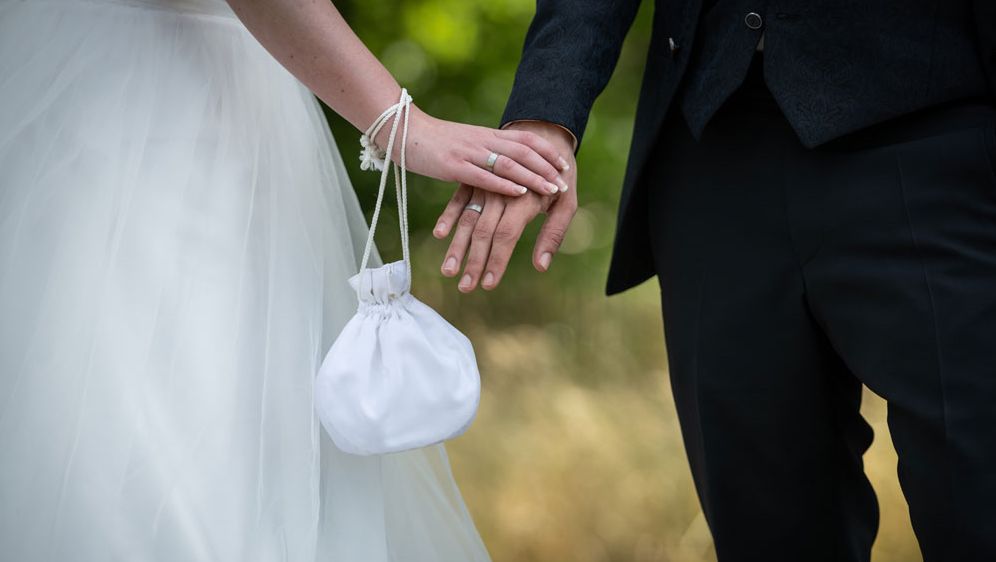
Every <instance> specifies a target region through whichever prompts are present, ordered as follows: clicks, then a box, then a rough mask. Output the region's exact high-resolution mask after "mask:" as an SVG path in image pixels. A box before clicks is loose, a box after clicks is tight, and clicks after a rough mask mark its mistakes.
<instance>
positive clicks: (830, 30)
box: [502, 0, 996, 294]
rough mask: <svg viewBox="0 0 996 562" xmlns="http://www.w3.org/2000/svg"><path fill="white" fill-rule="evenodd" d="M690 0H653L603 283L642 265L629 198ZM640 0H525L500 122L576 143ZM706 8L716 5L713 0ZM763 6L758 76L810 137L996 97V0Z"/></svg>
mask: <svg viewBox="0 0 996 562" xmlns="http://www.w3.org/2000/svg"><path fill="white" fill-rule="evenodd" d="M731 1H732V0H731ZM702 3H703V0H656V1H655V10H654V21H653V35H652V38H651V42H650V52H649V53H648V57H647V64H646V70H645V74H644V80H643V86H642V89H641V92H640V98H639V104H638V106H637V117H636V125H635V128H634V132H633V141H632V146H631V149H630V156H629V163H628V165H627V170H626V180H625V184H624V186H623V192H622V197H621V201H620V209H619V224H618V227H617V234H616V243H615V250H614V252H613V258H612V266H611V269H610V272H609V281H608V286H607V292H608V293H609V294H613V293H617V292H620V291H623V290H625V289H628V288H630V287H632V286H634V285H636V284H638V283H640V282H642V281H644V280H646V279H648V278H649V277H651V276H652V275H653V274H654V271H653V264H652V261H651V259H650V253H649V248H648V245H649V241H648V238H647V228H648V217H647V213H646V209H645V208H644V207H643V205H641V204H640V201H641V194H642V193H645V192H646V190H647V189H648V188H649V187H652V186H646V185H644V184H645V183H646V182H645V181H644V174H643V171H644V168H645V166H646V163H647V158H648V155H649V154H650V152H651V149H652V148H653V146H654V143H655V141H656V139H657V136H658V132H659V130H660V128H661V126H662V123H663V121H664V117H665V115H666V114H667V112H668V109H669V107H670V105H671V102H672V100H673V99H674V97H675V94H676V92H677V91H678V89H679V87H680V85H681V83H682V78H683V76H685V74H686V71H687V69H688V67H689V60H690V58H692V57H691V55H692V54H693V51H694V47H695V46H696V45H697V44H701V42H699V43H696V33H697V32H699V31H700V28H701V21H702V18H700V15H701V12H702V11H703V7H702ZM734 3H735V2H734ZM776 4H777V8H776V7H774V6H775V5H776ZM639 5H640V0H537V10H536V15H535V18H534V19H533V22H532V24H531V25H530V28H529V31H528V33H527V35H526V43H525V47H524V50H523V54H522V61H521V63H520V65H519V69H518V72H517V74H516V78H515V85H514V87H513V89H512V94H511V97H510V99H509V101H508V105H507V107H506V110H505V114H504V116H503V119H502V122H503V124H504V123H508V122H510V121H515V120H521V119H538V120H544V121H550V122H553V123H557V124H560V125H563V126H564V127H566V128H568V129H570V130H571V131H572V132H573V133H574V135H575V136H576V137H577V138H578V140H579V141H580V140H581V139H582V138H583V136H584V129H585V124H586V122H587V120H588V114H589V112H590V110H591V106H592V104H593V103H594V101H595V98H596V97H597V96H598V95H599V94H600V93H601V92H602V90H603V89H604V87H605V85H606V83H607V82H608V80H609V77H610V76H611V74H612V71H613V69H614V68H615V65H616V60H617V59H618V57H619V52H620V49H621V47H622V42H623V39H624V38H625V36H626V33H627V31H628V30H629V28H630V26H631V24H632V22H633V19H634V18H635V16H636V12H637V9H638V8H639ZM709 7H710V8H711V9H725V8H727V6H724V2H723V0H718V2H716V1H712V2H710V6H709ZM763 11H764V13H763V14H762V15H763V16H764V30H763V32H764V35H765V39H764V41H765V45H764V52H765V55H764V57H765V79H766V82H767V83H768V86H769V89H771V91H772V93H773V95H774V96H775V97H776V99H777V100H778V103H779V105H780V106H781V108H782V110H783V112H784V113H785V115H786V117H787V119H788V120H789V122H790V123H791V124H792V126H793V128H794V129H795V131H796V133H797V134H798V136H799V139H800V141H801V142H802V143H803V144H804V145H806V146H808V147H815V146H817V145H820V144H822V143H825V142H827V141H829V140H832V139H835V138H837V137H841V136H843V135H846V134H848V133H851V132H855V131H858V130H861V129H863V128H866V127H868V126H870V125H873V124H876V123H880V122H883V121H887V120H889V119H892V118H896V117H900V116H902V115H906V114H909V113H912V112H915V111H918V110H921V109H925V108H929V107H931V106H935V105H939V104H943V103H946V102H952V101H956V100H960V99H968V98H978V97H980V96H988V97H989V98H990V99H996V0H783V1H781V2H776V1H773V0H772V1H768V2H767V7H766V9H765V10H763ZM693 60H694V58H693ZM702 64H712V65H716V64H717V61H716V60H713V61H710V62H708V63H702ZM718 64H719V65H720V67H717V68H705V69H698V70H699V72H698V74H700V75H701V74H702V72H703V71H705V72H706V73H708V72H723V69H722V68H721V64H722V60H721V59H720V61H719V63H718ZM700 95H701V96H702V97H703V99H702V101H701V103H703V104H709V103H712V102H714V101H715V100H709V99H707V98H708V96H709V95H710V94H709V92H705V93H700ZM717 95H720V94H717ZM688 103H689V102H688V101H687V100H686V102H685V105H686V106H687V105H688ZM690 103H692V104H694V103H696V100H691V102H690Z"/></svg>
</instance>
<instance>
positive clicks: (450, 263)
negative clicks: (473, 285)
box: [443, 256, 456, 273]
mask: <svg viewBox="0 0 996 562" xmlns="http://www.w3.org/2000/svg"><path fill="white" fill-rule="evenodd" d="M443 271H444V272H446V273H454V272H456V258H455V257H453V256H450V257H448V258H446V263H444V264H443Z"/></svg>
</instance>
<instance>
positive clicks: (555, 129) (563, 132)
mask: <svg viewBox="0 0 996 562" xmlns="http://www.w3.org/2000/svg"><path fill="white" fill-rule="evenodd" d="M501 128H502V129H515V130H519V131H529V132H531V133H536V134H538V135H540V136H542V137H543V138H545V139H546V140H548V141H550V142H552V143H554V145H555V146H556V147H557V148H558V149H560V150H563V151H564V152H568V151H569V153H570V154H574V152H576V151H577V148H578V139H577V137H575V136H574V133H572V132H571V130H570V129H568V128H567V127H564V126H563V125H559V124H557V123H552V122H550V121H540V120H535V119H520V120H517V121H509V122H508V123H505V124H504V125H502V127H501ZM564 156H568V154H564Z"/></svg>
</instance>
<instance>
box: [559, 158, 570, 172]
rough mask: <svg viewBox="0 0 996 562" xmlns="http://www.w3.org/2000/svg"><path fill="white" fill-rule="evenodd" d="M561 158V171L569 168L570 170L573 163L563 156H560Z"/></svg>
mask: <svg viewBox="0 0 996 562" xmlns="http://www.w3.org/2000/svg"><path fill="white" fill-rule="evenodd" d="M559 158H560V171H561V172H566V171H567V170H570V169H571V165H570V164H568V163H567V160H564V157H563V156H560V157H559Z"/></svg>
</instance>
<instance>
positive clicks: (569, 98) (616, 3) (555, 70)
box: [502, 0, 640, 142]
mask: <svg viewBox="0 0 996 562" xmlns="http://www.w3.org/2000/svg"><path fill="white" fill-rule="evenodd" d="M639 6H640V0H537V2H536V16H535V17H534V18H533V22H532V24H531V25H530V26H529V32H528V33H527V34H526V42H525V46H524V48H523V51H522V60H521V62H520V63H519V69H518V71H517V72H516V77H515V85H514V87H513V88H512V94H511V96H510V97H509V101H508V105H507V106H506V109H505V114H504V116H503V118H502V124H508V123H510V122H513V121H546V122H549V123H554V124H556V125H560V126H562V127H564V128H566V129H567V130H568V131H570V132H571V134H572V135H573V136H574V138H575V139H576V140H577V141H578V142H580V140H581V138H582V136H583V135H584V129H585V126H586V125H587V122H588V114H589V112H590V111H591V106H592V104H593V103H594V102H595V98H596V97H598V95H599V94H600V93H601V92H602V90H604V89H605V85H606V84H607V83H608V81H609V77H611V76H612V71H613V70H614V69H615V66H616V61H617V60H618V59H619V52H620V50H621V49H622V43H623V40H624V39H625V38H626V33H627V31H629V28H630V26H631V25H632V23H633V19H634V18H635V17H636V12H637V10H638V8H639Z"/></svg>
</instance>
